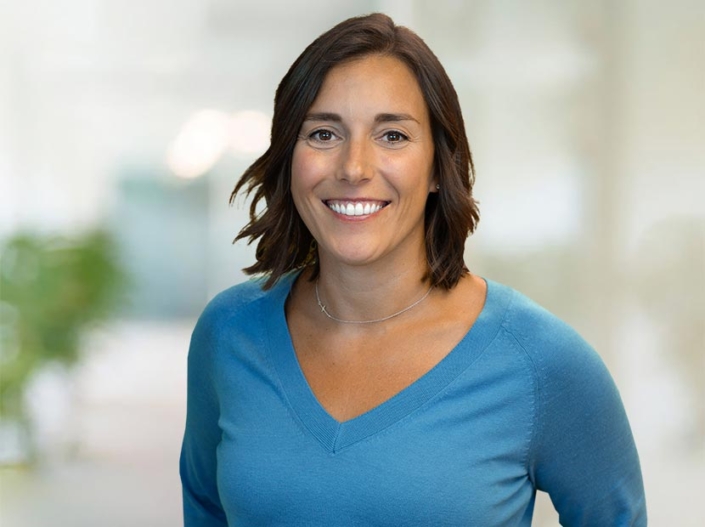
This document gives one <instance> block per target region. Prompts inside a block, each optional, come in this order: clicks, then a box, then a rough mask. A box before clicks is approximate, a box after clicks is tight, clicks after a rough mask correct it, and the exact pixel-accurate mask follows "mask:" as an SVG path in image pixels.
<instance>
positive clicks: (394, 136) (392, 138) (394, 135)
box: [382, 130, 408, 143]
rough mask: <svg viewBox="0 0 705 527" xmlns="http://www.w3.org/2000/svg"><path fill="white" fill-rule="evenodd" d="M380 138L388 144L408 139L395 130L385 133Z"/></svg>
mask: <svg viewBox="0 0 705 527" xmlns="http://www.w3.org/2000/svg"><path fill="white" fill-rule="evenodd" d="M382 137H384V139H385V140H386V141H387V142H389V143H401V142H402V141H406V140H407V139H408V137H407V136H405V135H404V134H402V133H401V132H397V131H395V130H393V131H391V132H386V133H385V134H384V135H383V136H382Z"/></svg>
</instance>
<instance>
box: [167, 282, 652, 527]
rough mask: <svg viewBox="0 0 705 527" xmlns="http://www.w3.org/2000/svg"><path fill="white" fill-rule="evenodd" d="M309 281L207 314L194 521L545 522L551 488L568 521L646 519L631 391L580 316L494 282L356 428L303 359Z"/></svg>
mask: <svg viewBox="0 0 705 527" xmlns="http://www.w3.org/2000/svg"><path fill="white" fill-rule="evenodd" d="M294 278H295V276H294V275H288V276H286V277H284V278H283V279H282V280H280V281H279V282H278V283H277V285H275V286H274V288H272V289H271V290H270V291H266V292H265V291H262V290H261V288H260V285H259V283H258V282H256V281H250V282H247V283H245V284H241V285H238V286H235V287H233V288H230V289H228V290H227V291H224V292H223V293H221V294H220V295H218V296H217V297H216V298H215V299H213V301H211V303H210V304H209V305H208V306H207V307H206V309H205V311H204V312H203V314H202V316H201V318H200V319H199V321H198V324H197V325H196V328H195V330H194V332H193V337H192V340H191V348H190V351H189V360H188V407H187V419H186V432H185V436H184V441H183V448H182V453H181V464H180V470H181V479H182V483H183V499H184V517H185V525H186V526H188V527H214V526H225V525H230V526H249V525H292V526H307V525H312V526H326V527H330V526H347V525H385V526H389V525H434V526H435V525H463V526H481V527H491V526H503V527H506V526H528V525H531V517H532V513H533V508H534V499H535V496H536V490H537V489H538V490H543V491H546V492H548V494H549V495H550V497H551V500H552V501H553V504H554V506H555V507H556V510H557V511H558V512H559V514H560V521H561V524H562V525H570V526H577V525H584V526H588V525H589V526H596V527H607V526H609V527H615V526H626V525H629V526H642V525H646V508H645V502H644V490H643V485H642V480H641V472H640V468H639V459H638V456H637V452H636V449H635V446H634V440H633V438H632V434H631V431H630V429H629V423H628V422H627V417H626V415H625V413H624V409H623V406H622V403H621V400H620V397H619V394H618V392H617V389H616V387H615V385H614V383H613V381H612V379H611V377H610V375H609V373H608V372H607V370H606V368H605V366H604V364H603V363H602V361H601V360H600V358H599V357H598V355H597V354H596V353H595V352H594V351H593V350H592V349H591V348H590V347H589V346H588V344H586V343H585V341H583V340H582V339H581V338H580V337H579V336H578V335H577V333H576V332H575V331H573V330H572V329H571V328H570V327H568V326H567V325H566V324H564V323H563V322H561V321H560V320H558V319H557V318H556V317H554V316H553V315H551V314H550V313H548V312H547V311H545V310H544V309H542V308H540V307H538V306H537V305H536V304H534V303H532V302H531V301H530V300H528V299H527V298H526V297H524V296H522V295H521V294H519V293H517V292H516V291H513V290H512V289H509V288H507V287H505V286H503V285H500V284H497V283H495V282H491V281H488V289H487V299H486V303H485V307H484V309H483V310H482V312H481V314H480V316H479V318H478V319H477V321H476V322H475V324H474V325H473V327H472V329H471V330H470V331H469V332H468V333H467V334H466V335H465V337H464V338H463V340H462V341H461V342H460V343H459V344H458V345H457V346H456V347H455V348H454V349H453V350H452V351H451V352H450V353H449V354H448V355H447V356H446V357H445V358H444V359H443V360H442V361H441V362H440V363H439V364H438V365H437V366H436V367H435V368H433V369H432V370H431V371H429V372H428V373H427V374H426V375H424V376H423V377H421V378H420V379H419V380H417V381H416V382H414V383H413V384H412V385H411V386H409V387H408V388H406V389H404V390H403V391H401V392H400V393H399V394H397V395H395V396H394V397H392V398H391V399H389V400H388V401H386V402H384V403H383V404H381V405H379V406H377V407H375V408H373V409H372V410H370V411H369V412H367V413H365V414H363V415H361V416H359V417H356V418H354V419H351V420H349V421H345V422H343V423H340V422H338V421H336V420H335V419H333V418H332V417H331V416H330V415H329V414H328V413H327V412H326V411H325V410H324V409H323V408H322V407H321V405H320V404H319V403H318V401H317V400H316V398H315V397H314V395H313V393H312V391H311V390H310V388H309V386H308V384H307V382H306V379H305V377H304V376H303V373H302V371H301V369H300V367H299V364H298V362H297V359H296V355H295V352H294V349H293V346H292V343H291V338H290V335H289V332H288V328H287V324H286V318H285V314H284V302H285V301H286V298H287V295H288V294H289V291H290V288H291V284H292V281H293V279H294Z"/></svg>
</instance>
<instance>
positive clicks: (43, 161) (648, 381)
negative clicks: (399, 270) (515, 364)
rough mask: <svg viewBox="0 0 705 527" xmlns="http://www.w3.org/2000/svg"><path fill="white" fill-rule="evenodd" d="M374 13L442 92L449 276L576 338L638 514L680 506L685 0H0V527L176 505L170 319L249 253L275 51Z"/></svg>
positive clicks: (704, 424) (693, 421) (687, 342)
mask: <svg viewBox="0 0 705 527" xmlns="http://www.w3.org/2000/svg"><path fill="white" fill-rule="evenodd" d="M372 11H383V12H386V13H388V14H390V15H391V16H392V17H394V18H395V20H396V21H397V23H401V24H403V25H407V26H409V27H411V28H412V29H414V30H415V31H416V32H417V33H419V34H420V35H421V37H422V38H424V39H425V40H426V42H427V43H428V44H429V45H430V47H431V48H432V49H433V50H434V51H435V52H436V54H437V55H438V56H439V58H440V59H441V62H443V64H444V65H445V66H446V69H447V71H448V73H449V75H450V77H451V79H452V80H453V82H454V83H455V87H456V89H457V91H458V93H459V96H460V98H461V103H462V105H463V108H464V117H465V122H466V125H467V129H468V135H469V138H470V142H471V147H472V149H473V153H474V157H475V162H476V168H477V185H476V196H477V198H478V199H479V200H480V202H481V211H482V221H481V222H480V227H479V230H478V232H477V233H476V235H474V236H473V237H472V238H471V239H470V240H469V242H468V244H467V261H468V264H469V266H470V268H471V270H472V271H473V272H475V273H477V274H481V275H483V276H486V277H488V278H492V279H494V280H498V281H501V282H504V283H506V284H508V285H511V286H512V287H514V288H516V289H519V290H520V291H522V292H524V293H525V294H527V295H529V296H531V297H533V298H534V299H536V300H537V301H539V302H540V303H542V304H543V305H544V306H546V307H547V308H549V309H550V310H552V311H553V312H555V313H557V314H558V315H559V316H561V317H562V318H564V319H565V320H567V321H568V322H569V323H571V324H572V325H573V326H575V327H576V328H577V329H578V330H579V331H580V332H581V333H582V334H583V336H585V338H586V339H587V340H588V341H589V342H591V343H592V344H593V345H594V346H595V348H596V349H597V350H598V351H599V353H600V354H601V355H602V357H603V358H604V360H605V362H606V363H607V365H608V367H609V368H610V370H611V371H612V373H613V375H614V377H615V380H616V382H617V384H618V386H619V387H620V391H621V394H622V397H623V400H624V403H625V406H626V408H627V412H628V414H629V417H630V420H631V424H632V428H633V432H634V436H635V439H636V442H637V446H638V448H639V451H640V455H641V459H642V465H643V467H642V468H643V472H644V479H645V485H646V491H647V501H648V507H649V514H650V520H651V522H650V523H651V525H679V526H701V525H704V524H705V502H704V501H703V499H702V496H703V495H704V493H705V446H704V444H705V206H704V205H703V196H705V96H704V95H703V94H705V66H704V65H705V3H703V2H701V1H699V0H670V1H669V2H660V1H657V0H623V1H619V0H597V1H594V2H584V1H577V0H575V1H573V0H570V1H566V0H543V1H526V2H518V1H511V0H473V1H467V2H462V1H456V0H434V1H433V2H431V1H421V0H413V1H400V0H387V1H382V0H378V1H373V0H356V1H354V2H353V1H337V2H327V3H323V4H322V3H320V2H313V1H310V0H291V1H287V2H283V1H281V2H277V1H273V0H259V1H258V2H244V1H238V0H168V1H167V0H139V1H136V0H120V1H117V0H64V1H63V2H55V1H53V0H24V1H23V2H13V3H10V2H6V3H3V4H0V247H1V250H2V252H1V253H0V254H1V256H0V258H1V260H0V262H1V264H2V267H1V269H0V279H1V281H0V286H2V289H1V290H0V295H1V298H0V317H1V318H0V345H2V348H0V381H2V386H1V390H2V392H1V393H2V397H3V399H2V405H1V408H0V465H1V468H0V524H1V525H2V526H3V527H34V526H45V525H53V526H72V527H79V526H93V525H102V526H106V527H111V526H124V525H134V526H173V525H179V524H180V522H181V495H180V483H179V478H178V467H177V463H178V454H179V448H180V442H181V434H182V429H183V424H184V417H185V375H186V369H185V366H186V353H187V348H188V342H189V337H190V333H191V330H192V328H193V325H194V323H195V320H196V317H197V316H198V314H199V313H200V311H201V309H202V308H203V306H204V305H205V304H206V302H207V301H208V299H210V298H211V297H212V296H213V295H214V294H216V293H217V292H218V291H220V290H222V289H224V288H226V287H228V286H229V285H232V284H235V283H237V282H240V281H242V280H243V279H244V275H243V274H242V273H241V271H240V269H241V268H242V267H243V266H245V265H248V264H250V263H251V262H252V261H253V252H254V250H253V248H252V247H248V246H247V245H246V244H244V243H238V244H235V245H234V246H233V245H231V241H232V239H233V238H234V236H235V235H236V233H237V232H238V230H239V229H240V228H241V227H242V226H243V225H244V223H245V222H246V217H247V206H248V202H247V200H245V199H244V198H242V197H241V198H239V199H238V200H237V201H236V204H235V206H233V207H229V206H228V197H229V193H230V190H231V189H232V187H233V185H234V183H235V181H236V180H237V178H238V177H239V175H240V174H241V173H242V171H243V170H244V169H245V168H246V167H247V166H248V165H249V164H250V163H251V162H252V161H253V160H254V159H256V157H257V156H258V155H259V154H260V153H262V152H263V151H264V150H265V149H266V147H267V144H268V134H269V130H268V127H269V120H270V118H271V113H272V101H273V96H274V91H275V89H276V86H277V84H278V82H279V80H280V79H281V77H282V76H283V75H284V73H285V72H286V70H287V69H288V67H289V65H290V64H291V63H292V62H293V60H294V59H295V58H296V56H297V55H298V54H299V53H300V52H301V51H302V50H303V48H304V47H305V46H306V45H307V44H308V43H309V42H310V41H311V40H313V39H314V38H315V37H316V36H317V35H319V34H320V33H321V32H323V31H325V30H326V29H328V28H329V27H331V26H332V25H334V24H335V23H337V22H339V21H341V20H342V19H344V18H347V17H349V16H353V15H358V14H364V13H368V12H372ZM537 507H538V510H537V514H536V519H535V522H534V524H535V525H538V526H539V527H544V526H551V525H557V519H556V515H555V513H554V512H553V510H552V507H551V504H550V502H549V501H548V499H547V498H546V497H545V496H541V497H540V498H539V500H538V506H537Z"/></svg>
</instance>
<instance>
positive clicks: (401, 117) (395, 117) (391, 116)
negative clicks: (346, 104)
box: [304, 112, 420, 124]
mask: <svg viewBox="0 0 705 527" xmlns="http://www.w3.org/2000/svg"><path fill="white" fill-rule="evenodd" d="M304 121H332V122H335V123H340V122H342V121H343V118H342V117H340V115H338V114H337V113H332V112H316V113H309V114H308V115H306V117H305V118H304ZM399 121H414V122H415V123H418V122H419V120H418V119H416V118H415V117H413V116H412V115H410V114H408V113H379V114H377V115H376V116H375V122H376V123H395V122H399ZM419 124H420V123H419Z"/></svg>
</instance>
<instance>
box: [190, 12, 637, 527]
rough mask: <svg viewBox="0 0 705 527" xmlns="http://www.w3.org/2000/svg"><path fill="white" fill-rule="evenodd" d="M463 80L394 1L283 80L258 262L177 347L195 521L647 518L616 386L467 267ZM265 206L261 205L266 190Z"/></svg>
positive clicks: (505, 291) (595, 362)
mask: <svg viewBox="0 0 705 527" xmlns="http://www.w3.org/2000/svg"><path fill="white" fill-rule="evenodd" d="M473 179H474V178H473V172H472V161H471V157H470V150H469V147H468V142H467V138H466V136H465V131H464V124H463V120H462V115H461V111H460V107H459V104H458V100H457V96H456V94H455V91H454V89H453V86H452V84H451V82H450V80H449V79H448V77H447V75H446V73H445V71H444V70H443V67H442V66H441V65H440V63H439V62H438V60H437V59H436V57H435V56H434V55H433V53H432V52H431V51H430V50H429V49H428V47H427V46H426V45H425V43H424V42H423V41H422V40H421V39H420V38H419V37H418V36H416V35H415V34H414V33H412V32H411V31H409V30H408V29H405V28H402V27H397V26H394V24H393V22H392V21H391V20H390V19H389V18H388V17H386V16H384V15H380V14H375V15H370V16H367V17H360V18H353V19H350V20H347V21H345V22H343V23H341V24H339V25H338V26H336V27H334V28H333V29H331V30H330V31H328V32H327V33H325V34H323V35H322V36H320V37H319V38H318V39H317V40H316V41H314V42H313V43H312V44H311V45H310V46H309V47H308V48H307V49H306V50H305V51H304V52H303V53H302V55H301V56H300V57H299V58H298V59H297V60H296V62H295V63H294V64H293V65H292V67H291V69H290V70H289V72H288V73H287V74H286V76H285V77H284V79H283V80H282V82H281V84H280V85H279V88H278V90H277V93H276V98H275V107H274V120H273V125H272V140H271V146H270V148H269V150H268V151H267V152H266V153H265V154H264V155H263V156H262V157H261V158H259V159H258V160H257V161H256V162H255V163H254V164H253V165H252V166H251V167H250V168H249V169H248V170H247V171H246V172H245V174H244V175H243V177H242V178H241V180H240V181H239V182H238V184H237V186H236V187H235V190H234V192H233V196H235V194H237V193H238V191H240V190H241V189H243V188H244V189H246V190H247V191H248V192H254V198H255V199H254V202H253V204H252V208H251V222H250V223H249V224H248V225H247V226H246V227H245V228H244V229H243V230H242V231H241V232H240V234H239V236H238V237H239V238H242V237H248V238H249V239H250V240H255V239H258V240H259V243H258V246H257V262H256V263H255V264H254V265H253V266H252V267H249V268H248V269H247V270H246V271H248V272H249V273H258V274H263V275H264V278H263V279H259V280H253V281H250V282H248V283H246V284H242V285H239V286H236V287H233V288H231V289H229V290H227V291H225V292H223V293H221V294H220V295H219V296H217V297H216V298H215V299H214V300H213V301H212V302H211V303H210V304H209V305H208V307H207V308H206V310H205V311H204V313H203V315H202V316H201V318H200V320H199V322H198V324H197V326H196V329H195V330H194V334H193V338H192V342H191V349H190V353H189V381H188V390H189V393H188V417H187V423H186V433H185V437H184V443H183V450H182V457H181V476H182V482H183V489H184V511H185V522H186V525H189V526H196V525H197V526H215V525H321V526H324V525H325V526H331V525H479V526H485V527H486V526H495V525H496V526H509V525H517V526H525V525H530V524H531V517H532V512H533V506H534V499H535V494H536V490H537V489H539V490H544V491H546V492H548V493H549V494H550V496H551V499H552V500H553V503H554V505H555V507H556V509H557V510H558V512H559V513H560V517H561V522H562V523H563V524H564V525H594V526H615V525H645V524H646V513H645V505H644V496H643V487H642V482H641V474H640V469H639V461H638V457H637V453H636V449H635V447H634V442H633V439H632V435H631V432H630V429H629V424H628V422H627V419H626V416H625V414H624V410H623V407H622V404H621V401H620V398H619V395H618V393H617V390H616V388H615V386H614V384H613V382H612V380H611V378H610V376H609V373H608V372H607V371H606V369H605V367H604V365H603V364H602V362H601V361H600V359H599V358H598V356H597V355H596V354H595V353H594V352H593V351H592V350H591V349H590V347H589V346H588V345H587V344H586V343H585V342H584V341H583V340H582V339H581V338H580V337H579V336H578V335H577V334H576V333H575V332H574V331H573V330H572V329H570V328H569V327H567V326H566V325H565V324H564V323H562V322H561V321H559V320H558V319H556V318H555V317H553V316H552V315H551V314H549V313H547V312H546V311H544V310H542V309H541V308H539V307H538V306H536V305H535V304H533V303H532V302H531V301H530V300H528V299H526V298H525V297H523V296H521V295H520V294H519V293H517V292H515V291H513V290H511V289H509V288H507V287H505V286H502V285H500V284H497V283H494V282H491V281H486V280H483V279H481V278H479V277H477V276H474V275H472V274H471V273H469V272H468V270H467V269H466V268H465V265H464V263H463V250H464V243H465V239H466V237H467V235H468V234H469V233H471V232H472V231H473V230H474V228H475V226H476V224H477V221H478V218H479V215H478V210H477V206H476V203H475V201H474V200H473V198H472V183H473ZM262 199H264V200H265V202H266V208H265V209H264V211H263V212H262V213H261V214H259V213H258V212H257V203H258V202H259V201H261V200H262Z"/></svg>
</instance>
